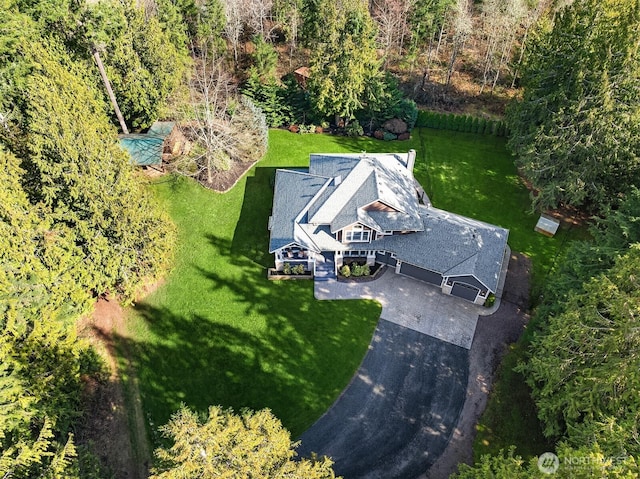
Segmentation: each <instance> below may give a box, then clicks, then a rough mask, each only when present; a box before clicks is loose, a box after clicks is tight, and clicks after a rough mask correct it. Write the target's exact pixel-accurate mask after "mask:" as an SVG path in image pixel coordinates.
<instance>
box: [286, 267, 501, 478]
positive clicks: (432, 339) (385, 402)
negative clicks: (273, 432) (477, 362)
mask: <svg viewBox="0 0 640 479" xmlns="http://www.w3.org/2000/svg"><path fill="white" fill-rule="evenodd" d="M315 295H316V298H318V299H355V298H371V299H376V300H378V301H380V303H382V306H383V308H382V315H381V318H380V321H379V322H378V326H377V328H376V331H375V333H374V336H373V339H372V341H371V344H370V346H369V351H368V352H367V354H366V356H365V357H364V359H363V362H362V364H361V366H360V368H359V369H358V371H357V372H356V374H355V376H354V377H353V379H352V380H351V382H350V384H349V385H348V386H347V388H346V389H345V390H344V391H343V392H342V394H341V396H340V397H339V398H338V399H337V400H336V402H335V403H334V404H333V405H332V406H331V408H330V409H329V410H328V411H327V412H326V413H325V414H324V415H323V416H322V417H321V418H320V419H319V420H318V421H317V422H316V423H315V424H314V425H313V426H311V427H310V428H309V429H308V430H307V431H306V432H305V433H304V434H303V435H302V436H301V437H300V440H301V444H300V446H299V448H298V454H299V455H300V456H303V457H304V456H310V455H311V453H312V452H315V453H317V454H318V455H320V456H323V455H326V456H329V457H331V458H332V459H333V461H334V462H335V464H334V470H335V472H336V473H337V474H339V475H342V476H344V477H345V479H356V478H384V479H388V478H403V479H404V478H412V477H416V476H418V475H420V474H422V473H424V471H426V470H427V469H428V468H429V467H430V466H431V465H432V464H433V463H434V462H435V461H436V459H437V458H438V457H439V456H440V455H441V454H442V452H443V451H444V449H445V447H446V446H447V444H448V442H449V440H450V438H451V435H452V433H453V431H454V428H455V427H456V424H457V422H458V418H459V415H460V411H461V410H462V407H463V405H464V402H465V398H466V393H467V382H468V374H469V348H470V347H471V343H472V340H473V336H474V332H475V328H476V323H477V321H478V315H479V314H487V313H488V312H489V311H487V310H486V309H484V310H483V308H482V307H478V306H475V305H472V304H470V303H468V302H466V301H463V300H460V299H458V298H454V297H450V296H446V295H443V294H442V293H441V292H440V291H439V290H438V289H437V288H435V287H432V286H430V285H427V284H424V283H421V282H418V281H414V280H411V279H409V278H406V277H403V276H399V275H396V274H394V273H392V272H391V271H386V272H385V273H384V274H383V275H382V277H381V278H379V279H377V280H376V281H373V282H371V283H364V284H353V283H337V282H335V281H332V282H317V283H316V285H315ZM496 306H497V305H496Z"/></svg>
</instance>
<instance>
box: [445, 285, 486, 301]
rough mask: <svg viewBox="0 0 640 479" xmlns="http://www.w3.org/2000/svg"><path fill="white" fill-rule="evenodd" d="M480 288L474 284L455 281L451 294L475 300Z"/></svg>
mask: <svg viewBox="0 0 640 479" xmlns="http://www.w3.org/2000/svg"><path fill="white" fill-rule="evenodd" d="M479 292H480V290H479V289H478V288H475V287H473V286H470V285H468V284H464V283H457V282H456V283H453V289H452V290H451V294H452V295H453V296H458V297H459V298H464V299H466V300H467V301H475V300H476V297H477V296H478V293H479Z"/></svg>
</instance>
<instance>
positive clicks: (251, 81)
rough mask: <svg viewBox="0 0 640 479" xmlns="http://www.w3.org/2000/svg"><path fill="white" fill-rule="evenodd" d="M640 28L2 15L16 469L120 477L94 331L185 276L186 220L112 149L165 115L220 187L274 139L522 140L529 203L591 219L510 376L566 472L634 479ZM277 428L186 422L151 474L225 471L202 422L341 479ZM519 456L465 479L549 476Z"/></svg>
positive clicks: (54, 11) (8, 342)
mask: <svg viewBox="0 0 640 479" xmlns="http://www.w3.org/2000/svg"><path fill="white" fill-rule="evenodd" d="M638 31H640V0H604V1H598V0H582V1H577V2H572V1H566V0H476V1H473V0H425V1H418V0H386V1H383V0H371V1H367V2H365V1H363V0H357V1H353V2H342V1H333V0H330V1H320V0H140V1H139V2H128V1H125V0H122V1H115V0H100V1H92V2H86V3H85V2H72V1H70V0H37V1H29V2H27V1H24V0H0V264H1V266H2V267H1V268H0V331H1V335H0V475H2V477H14V478H35V477H48V478H68V477H87V478H92V477H95V478H98V477H110V476H109V473H108V471H105V470H104V468H103V467H102V466H101V465H100V464H99V461H98V459H97V458H96V455H95V451H92V450H91V448H90V447H87V446H86V445H83V444H77V443H76V440H75V437H74V433H75V432H76V430H77V428H78V425H79V424H80V422H81V421H82V420H83V418H84V416H85V414H86V404H85V402H84V401H83V394H82V392H83V387H84V385H86V383H87V381H88V378H96V380H100V378H101V377H102V375H104V374H105V369H104V368H105V366H104V364H103V362H102V360H101V358H100V357H99V356H98V355H97V354H96V352H95V351H94V350H93V349H92V347H91V346H90V345H89V344H88V343H87V342H86V341H85V340H83V339H82V338H79V337H78V335H77V332H76V324H77V322H78V321H79V319H80V318H81V317H83V316H85V315H87V314H89V313H90V312H91V310H92V307H93V304H94V303H95V301H96V300H97V299H98V298H101V297H107V296H108V297H111V298H118V301H120V302H122V303H123V304H129V303H131V301H132V300H133V299H134V298H135V297H136V295H137V294H138V293H139V292H140V290H141V288H143V287H144V286H145V285H148V284H151V283H153V282H155V281H156V280H158V279H159V278H161V277H163V276H164V275H165V274H166V273H167V271H168V270H169V269H170V268H171V265H172V258H173V250H174V248H175V245H176V242H177V235H176V230H175V227H174V225H173V224H172V222H171V220H170V219H169V217H168V215H167V214H166V213H165V212H164V211H163V210H162V209H161V208H160V206H159V205H158V204H157V203H156V202H155V201H154V198H153V195H152V193H151V192H150V190H149V181H150V180H149V179H148V178H146V177H145V176H143V175H141V174H140V173H139V172H138V171H137V170H135V169H134V168H133V166H132V165H131V164H130V159H129V157H128V156H127V154H126V153H125V152H124V151H123V150H122V149H121V148H120V146H119V144H118V133H127V132H128V131H129V130H130V131H135V132H138V131H145V130H146V129H147V128H148V127H149V126H150V125H151V124H152V123H153V122H154V121H156V120H157V119H169V120H174V121H178V122H179V123H180V125H181V128H182V131H183V134H184V135H185V137H187V138H188V139H189V140H191V141H192V142H193V144H194V145H195V146H194V147H193V148H192V149H191V151H190V152H188V153H187V154H185V155H183V157H181V158H180V159H179V160H178V161H176V162H175V163H174V164H173V165H172V166H171V169H172V170H173V171H174V172H175V173H176V174H183V175H187V176H190V177H194V178H196V179H198V180H199V181H200V182H201V183H202V184H203V185H205V186H207V185H208V184H209V185H210V184H212V183H213V180H214V177H215V176H216V175H217V174H219V173H221V172H224V171H226V170H229V169H230V168H231V167H232V165H233V164H234V163H235V162H247V163H250V162H253V161H256V160H258V159H259V158H260V157H261V156H262V155H263V154H264V152H265V151H266V149H267V147H268V145H267V137H268V128H278V127H283V128H290V129H291V128H292V127H295V131H299V132H302V131H303V130H304V131H312V130H313V131H315V129H316V128H317V127H319V128H321V129H324V130H328V131H331V132H333V133H335V134H342V135H347V136H360V135H372V136H375V137H376V138H380V139H384V140H389V141H391V140H392V139H395V138H398V137H399V135H401V134H404V133H407V134H408V133H409V132H410V130H411V129H412V128H417V127H431V128H434V127H435V128H447V129H456V130H460V131H471V132H476V133H477V132H479V133H484V134H494V135H499V136H507V138H508V148H509V149H510V151H511V152H512V153H513V158H514V162H515V164H516V165H517V167H518V169H519V171H520V173H521V175H522V177H523V178H524V180H526V182H527V184H528V185H529V186H530V188H531V191H532V195H531V199H532V206H531V207H532V209H533V210H536V211H545V210H548V209H556V208H563V209H564V210H566V211H572V212H575V213H576V214H580V215H584V216H586V217H589V218H591V221H590V223H591V226H590V236H591V239H590V240H589V241H576V242H573V243H572V244H571V245H570V246H569V248H568V250H567V253H566V257H563V258H560V259H559V260H558V261H557V265H558V266H557V267H556V270H555V271H554V274H553V275H552V276H551V277H550V278H551V279H549V281H548V282H547V284H545V285H544V286H543V291H542V294H540V296H539V297H536V298H532V300H531V307H532V311H533V313H532V321H531V323H530V325H529V327H528V331H527V333H526V334H525V337H523V339H522V340H521V343H522V344H521V347H522V348H523V350H524V351H525V353H524V354H523V359H522V360H521V361H520V362H519V363H518V365H517V367H516V370H517V371H518V372H519V373H520V374H522V376H523V377H524V378H526V382H527V385H528V387H529V388H530V393H531V398H532V400H533V404H535V409H536V411H535V413H536V415H537V417H538V419H539V422H540V425H541V428H542V431H543V433H544V436H545V437H546V438H547V439H548V441H549V442H550V443H551V444H554V445H555V447H556V451H557V452H558V455H561V456H565V457H569V456H578V457H582V458H587V459H588V460H585V461H584V462H585V464H584V466H585V467H583V468H581V469H579V470H578V472H576V470H575V469H571V470H570V472H571V473H570V475H567V476H562V477H638V475H639V469H638V460H639V459H638V458H639V457H640V439H639V426H640V400H639V399H638V395H637V391H638V389H640V367H639V366H640V357H639V353H638V351H640V348H639V344H640V327H639V326H640V324H639V321H640V287H639V286H640V285H638V281H639V278H638V271H640V190H639V189H638V185H639V180H640V51H639V49H640V37H638V35H637V32H638ZM99 66H102V68H103V69H104V71H105V72H106V77H107V78H108V81H109V83H110V84H109V85H108V87H107V86H106V85H105V83H104V80H103V77H102V76H101V75H100V71H99ZM300 67H307V69H306V73H305V80H304V84H301V82H300V80H299V79H296V77H295V76H294V75H293V74H292V73H293V72H294V71H295V70H297V69H299V68H300ZM109 90H112V91H111V92H110V91H109ZM114 105H115V107H114ZM392 120H393V121H394V122H395V123H389V122H390V121H392ZM398 122H400V124H402V125H404V126H403V127H402V130H403V131H402V132H400V130H395V127H394V126H392V125H393V124H395V125H398V124H399V123H398ZM292 131H293V130H292ZM243 425H244V426H243ZM243 427H244V429H243ZM281 428H282V426H281V425H280V424H279V423H278V421H277V418H275V417H272V416H270V415H269V414H266V413H262V412H260V413H255V414H252V413H250V412H246V413H245V414H244V416H243V417H242V420H240V419H238V416H235V415H233V414H230V413H228V412H227V411H221V410H219V409H216V408H214V407H212V408H211V409H210V411H209V415H208V417H207V418H198V417H195V415H194V414H193V413H191V412H190V411H188V410H181V411H179V412H177V413H176V415H175V416H174V418H173V419H172V420H171V422H170V423H169V424H167V425H166V426H164V427H163V429H162V433H163V434H164V435H165V437H166V438H168V439H171V440H172V441H173V442H174V443H175V445H174V447H173V448H166V449H160V450H159V452H158V454H157V464H156V465H155V469H154V473H155V474H156V477H185V476H184V474H196V473H210V474H213V473H218V472H219V471H223V472H224V467H225V466H224V464H228V462H225V461H221V462H220V463H217V464H213V461H211V462H210V463H209V464H208V465H207V467H209V469H199V468H201V467H204V466H202V465H201V464H200V463H199V462H198V461H199V459H198V457H200V452H199V450H198V449H197V448H196V449H194V448H193V444H192V443H190V442H189V434H187V431H193V430H197V431H198V434H200V435H201V436H202V438H204V439H207V438H208V439H210V440H211V438H214V437H215V438H217V439H216V441H217V443H219V444H221V445H222V446H224V445H225V444H226V442H225V441H227V440H229V435H230V434H231V432H230V431H236V432H235V433H234V434H236V433H237V434H245V435H246V437H245V436H242V437H244V440H245V441H247V443H251V442H252V441H258V442H260V441H262V446H263V447H266V446H265V444H267V445H268V444H269V440H271V441H273V443H274V444H277V445H278V447H277V448H267V450H269V451H272V452H273V454H274V456H273V457H271V458H270V459H269V460H267V459H264V457H265V456H268V454H267V455H265V454H262V455H261V454H256V458H254V459H255V461H256V462H253V463H251V462H247V463H246V464H245V466H244V467H254V468H256V469H255V470H257V469H260V470H263V471H266V472H265V474H271V475H273V477H284V476H285V475H286V477H332V475H333V473H332V471H331V469H330V462H328V461H327V462H324V461H317V462H312V461H299V462H295V461H293V460H292V457H293V452H292V449H291V447H292V442H291V439H290V437H289V436H288V434H286V432H283V431H282V430H281ZM237 431H242V432H241V433H238V432H237ZM264 431H267V432H266V433H265V432H264ZM261 434H263V436H261ZM265 437H266V439H265ZM232 443H233V441H230V444H229V445H228V447H222V446H221V447H222V449H224V450H223V451H222V452H220V454H221V455H223V454H226V453H230V451H231V449H232V448H233V444H232ZM510 446H511V447H510ZM516 446H517V445H515V444H514V445H510V444H505V445H504V449H503V451H502V452H501V453H499V454H494V455H487V456H484V457H482V458H481V459H480V460H478V461H477V462H476V464H475V465H473V466H470V465H460V468H459V472H458V474H457V475H456V477H459V478H471V477H473V478H484V477H487V478H489V477H498V478H517V477H523V478H524V477H538V475H539V471H538V466H537V464H536V462H535V461H536V460H535V458H533V459H531V460H529V458H524V459H523V458H522V457H521V456H520V455H518V452H517V448H516ZM276 449H277V450H276ZM261 450H262V449H261V448H258V451H261ZM258 456H259V457H261V458H263V459H264V461H265V462H264V463H260V460H259V459H258ZM204 462H206V461H204ZM250 464H251V465H250ZM237 467H240V469H238V470H237V471H236V473H237V474H240V475H242V473H243V472H242V467H243V466H242V465H239V466H237ZM203 471H204V472H203ZM559 474H560V475H562V472H560V473H559ZM576 474H577V475H576Z"/></svg>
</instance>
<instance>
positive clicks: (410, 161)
mask: <svg viewBox="0 0 640 479" xmlns="http://www.w3.org/2000/svg"><path fill="white" fill-rule="evenodd" d="M415 164H416V150H409V151H408V152H407V170H409V173H411V176H413V167H414V166H415Z"/></svg>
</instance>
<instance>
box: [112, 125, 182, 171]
mask: <svg viewBox="0 0 640 479" xmlns="http://www.w3.org/2000/svg"><path fill="white" fill-rule="evenodd" d="M174 126H175V123H174V122H173V121H156V122H155V123H154V124H153V125H151V128H149V131H147V133H131V134H129V135H120V136H119V138H120V145H121V146H122V148H124V149H125V150H126V151H127V152H128V153H129V156H131V163H132V164H134V165H137V166H153V165H159V164H161V163H162V152H163V149H164V140H165V139H166V138H167V136H169V134H170V133H171V131H172V130H173V127H174Z"/></svg>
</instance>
